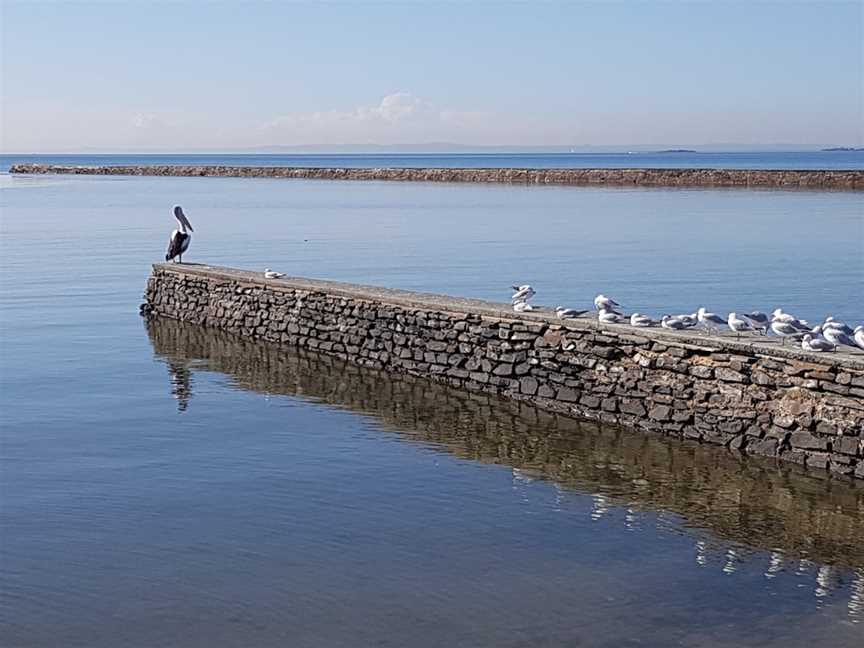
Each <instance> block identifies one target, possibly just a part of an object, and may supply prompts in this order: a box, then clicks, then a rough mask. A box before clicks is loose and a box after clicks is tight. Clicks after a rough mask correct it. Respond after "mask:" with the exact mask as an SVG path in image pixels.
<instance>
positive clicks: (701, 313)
mask: <svg viewBox="0 0 864 648" xmlns="http://www.w3.org/2000/svg"><path fill="white" fill-rule="evenodd" d="M696 319H698V320H699V323H700V324H701V325H702V326H704V327H705V328H707V329H708V330H709V331H716V330H717V329H718V328H722V327H723V325H724V324H726V321H725V320H724V319H723V318H722V317H720V316H719V315H717V313H708V312H706V311H705V309H704V308H700V309H699V310H698V311H697V312H696Z"/></svg>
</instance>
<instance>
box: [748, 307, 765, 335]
mask: <svg viewBox="0 0 864 648" xmlns="http://www.w3.org/2000/svg"><path fill="white" fill-rule="evenodd" d="M741 317H743V318H745V319H747V320H749V321H750V324H752V325H753V328H754V329H756V330H757V331H760V332H761V333H762V335H767V334H768V328H769V327H770V326H771V319H770V318H769V317H768V316H767V315H766V314H765V313H762V312H760V311H752V312H750V313H746V314H744V315H741Z"/></svg>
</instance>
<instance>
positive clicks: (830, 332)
mask: <svg viewBox="0 0 864 648" xmlns="http://www.w3.org/2000/svg"><path fill="white" fill-rule="evenodd" d="M822 336H823V337H824V338H825V339H826V340H828V341H829V342H830V343H831V344H836V345H838V346H839V345H841V344H842V345H843V346H850V347H857V346H858V343H857V342H856V341H855V340H854V339H853V338H852V337H850V336H849V335H847V334H846V333H844V332H843V331H842V330H840V329H839V328H834V327H833V326H827V327H823V328H822Z"/></svg>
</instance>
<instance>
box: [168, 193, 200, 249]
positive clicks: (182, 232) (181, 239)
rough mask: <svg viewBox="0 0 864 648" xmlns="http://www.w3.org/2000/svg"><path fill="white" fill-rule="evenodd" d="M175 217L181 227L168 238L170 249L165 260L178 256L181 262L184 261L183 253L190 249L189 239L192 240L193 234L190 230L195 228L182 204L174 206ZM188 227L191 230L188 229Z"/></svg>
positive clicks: (192, 230)
mask: <svg viewBox="0 0 864 648" xmlns="http://www.w3.org/2000/svg"><path fill="white" fill-rule="evenodd" d="M174 218H176V219H177V223H178V224H179V225H180V229H179V230H176V229H175V230H174V231H173V232H171V238H170V239H168V250H167V252H165V260H166V261H171V260H172V259H174V258H175V257H176V258H177V259H178V260H179V263H183V253H184V252H185V251H186V250H188V249H189V241H191V240H192V235H191V234H190V233H189V232H194V231H195V230H194V229H192V223H190V222H189V219H188V218H186V214H184V213H183V208H182V207H181V206H180V205H177V206H176V207H175V208H174ZM187 229H188V230H189V231H186V230H187Z"/></svg>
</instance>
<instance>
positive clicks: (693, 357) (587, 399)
mask: <svg viewBox="0 0 864 648" xmlns="http://www.w3.org/2000/svg"><path fill="white" fill-rule="evenodd" d="M142 311H143V312H144V313H145V314H147V315H152V316H164V317H169V318H173V319H177V320H181V321H186V322H191V323H195V324H200V325H204V326H208V327H213V328H217V329H222V330H226V331H230V332H232V333H235V334H238V335H241V336H244V337H247V338H250V339H260V340H267V341H271V342H277V343H282V344H287V345H292V346H297V347H301V348H305V349H311V350H314V351H316V352H318V353H323V354H329V355H334V356H337V357H339V358H342V359H345V360H347V361H350V362H353V363H357V364H359V365H362V366H366V367H371V368H375V369H384V370H387V371H390V372H394V373H407V374H412V375H416V376H421V377H424V378H427V379H431V380H434V381H437V382H441V383H445V384H449V385H451V386H454V387H457V388H459V389H464V390H467V391H476V392H493V393H497V394H499V395H502V396H504V397H508V398H512V399H517V400H526V401H530V402H531V403H533V404H534V405H536V406H538V407H541V408H544V409H547V410H550V411H554V412H559V413H562V414H566V415H569V416H573V417H577V418H585V419H593V420H597V421H600V422H609V423H616V424H620V425H624V426H627V427H631V428H636V429H639V430H644V431H649V432H655V433H660V434H664V435H669V436H674V437H681V438H687V439H695V440H699V441H703V442H706V443H712V444H717V445H722V446H726V447H728V448H730V449H731V450H733V451H737V452H742V453H747V454H754V455H760V456H765V457H774V458H777V459H779V460H785V461H791V462H795V463H797V464H801V465H804V466H806V467H808V468H815V469H818V470H819V471H823V470H828V471H831V472H832V473H835V474H840V475H847V476H852V477H857V478H864V353H862V354H857V353H855V352H853V353H850V354H845V353H830V354H821V355H820V354H815V353H809V352H804V351H801V350H797V349H788V348H786V349H783V348H780V347H779V344H778V343H777V341H776V340H773V339H770V340H760V341H749V340H748V341H737V340H735V338H734V337H732V338H729V337H724V336H712V337H709V336H705V335H702V334H677V333H673V332H668V331H663V330H645V329H635V328H632V327H629V326H616V325H606V326H601V325H599V324H598V323H597V322H596V321H594V320H588V319H578V320H571V321H567V322H562V321H560V320H558V319H555V318H550V317H549V316H548V315H546V316H544V315H541V314H537V313H514V312H512V310H509V309H508V308H507V306H506V305H501V304H492V303H489V302H482V301H477V300H467V299H458V298H453V297H447V296H436V295H428V294H420V293H411V292H407V291H397V290H389V289H383V288H374V287H370V286H356V285H352V284H343V283H337V282H328V281H314V280H309V279H300V278H284V279H275V280H268V279H264V278H263V277H262V276H261V274H260V273H250V272H244V271H240V270H233V269H229V268H216V267H210V266H197V265H190V264H183V265H181V264H157V265H155V266H154V267H153V273H152V275H151V277H150V278H149V280H148V282H147V288H146V294H145V302H144V304H142ZM824 474H828V473H824Z"/></svg>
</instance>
